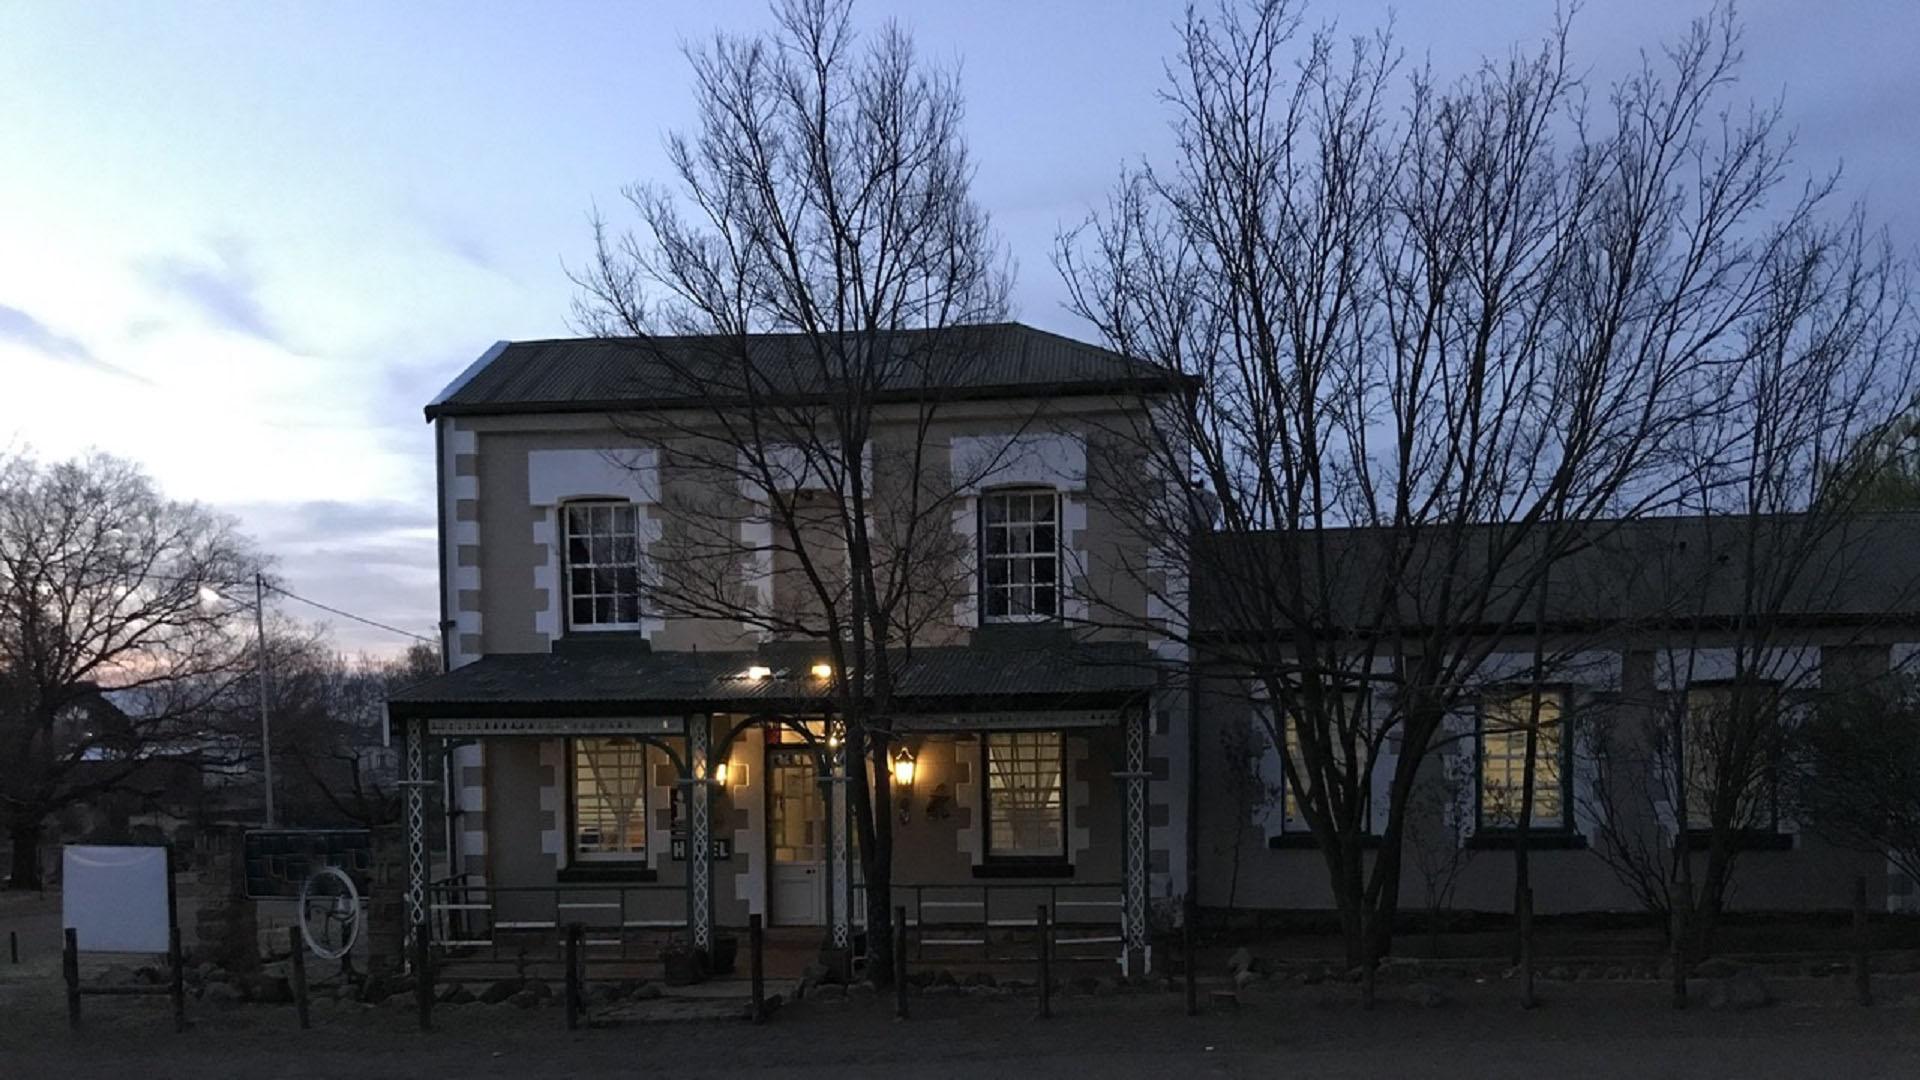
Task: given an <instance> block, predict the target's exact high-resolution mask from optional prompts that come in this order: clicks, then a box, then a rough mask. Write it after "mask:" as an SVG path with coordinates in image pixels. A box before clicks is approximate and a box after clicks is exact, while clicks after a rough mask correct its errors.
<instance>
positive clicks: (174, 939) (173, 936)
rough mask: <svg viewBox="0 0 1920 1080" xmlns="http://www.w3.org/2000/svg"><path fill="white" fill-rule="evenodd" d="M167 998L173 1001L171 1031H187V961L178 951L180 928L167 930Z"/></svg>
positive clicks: (179, 950)
mask: <svg viewBox="0 0 1920 1080" xmlns="http://www.w3.org/2000/svg"><path fill="white" fill-rule="evenodd" d="M167 978H168V979H169V980H170V981H169V984H168V986H167V996H168V997H170V998H172V999H173V1002H172V1004H173V1030H174V1031H175V1032H176V1033H178V1032H183V1031H185V1030H187V961H186V956H185V955H184V954H183V953H182V951H181V949H180V928H179V927H178V926H173V927H168V928H167Z"/></svg>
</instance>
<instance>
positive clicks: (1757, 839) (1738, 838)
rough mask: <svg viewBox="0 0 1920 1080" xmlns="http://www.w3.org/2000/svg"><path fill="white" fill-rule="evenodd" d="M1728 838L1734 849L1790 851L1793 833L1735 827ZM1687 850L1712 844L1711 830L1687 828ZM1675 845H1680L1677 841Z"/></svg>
mask: <svg viewBox="0 0 1920 1080" xmlns="http://www.w3.org/2000/svg"><path fill="white" fill-rule="evenodd" d="M1730 839H1731V840H1732V841H1733V850H1735V851H1792V850H1793V834H1792V833H1783V832H1777V831H1775V830H1772V829H1737V830H1735V831H1734V832H1733V834H1732V836H1731V837H1730ZM1685 842H1686V846H1687V850H1688V851H1705V850H1707V849H1708V848H1709V847H1711V846H1713V830H1711V829H1688V830H1687V831H1686V833H1685ZM1674 846H1675V847H1678V846H1680V845H1679V844H1678V843H1676V844H1675V845H1674Z"/></svg>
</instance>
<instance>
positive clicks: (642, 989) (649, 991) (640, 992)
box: [633, 983, 663, 1001]
mask: <svg viewBox="0 0 1920 1080" xmlns="http://www.w3.org/2000/svg"><path fill="white" fill-rule="evenodd" d="M662 992H663V991H661V989H660V987H659V984H657V983H641V984H640V985H639V986H636V987H634V988H633V1000H635V1001H654V1000H657V999H658V998H659V997H660V995H661V993H662Z"/></svg>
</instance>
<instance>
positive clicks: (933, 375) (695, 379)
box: [426, 323, 1182, 420]
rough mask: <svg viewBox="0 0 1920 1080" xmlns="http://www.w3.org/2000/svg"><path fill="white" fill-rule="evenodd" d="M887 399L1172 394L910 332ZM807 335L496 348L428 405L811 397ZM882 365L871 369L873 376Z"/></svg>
mask: <svg viewBox="0 0 1920 1080" xmlns="http://www.w3.org/2000/svg"><path fill="white" fill-rule="evenodd" d="M882 343H883V344H884V345H886V346H888V347H890V348H891V349H892V353H891V359H890V361H889V362H888V364H887V365H886V367H887V368H888V369H889V370H887V371H886V373H885V377H884V379H883V380H882V382H883V384H884V385H883V386H882V390H883V391H884V392H886V393H891V394H896V395H900V396H909V395H915V394H924V393H925V392H927V391H929V390H938V391H941V392H943V393H951V394H952V395H953V396H956V397H993V396H1014V395H1031V394H1035V393H1040V392H1058V391H1063V390H1064V391H1071V390H1080V391H1082V392H1087V393H1098V392H1102V391H1108V390H1119V389H1132V390H1136V391H1138V390H1146V389H1162V390H1164V389H1170V388H1172V387H1175V386H1178V385H1180V384H1181V383H1182V379H1181V377H1180V376H1178V375H1176V374H1173V373H1170V372H1169V371H1167V370H1166V369H1165V368H1162V367H1159V366H1157V365H1154V364H1150V363H1147V362H1145V361H1141V360H1135V359H1132V358H1129V357H1126V356H1122V355H1121V354H1119V353H1116V352H1112V351H1110V350H1108V349H1103V348H1101V347H1099V346H1097V345H1089V344H1087V343H1086V342H1083V341H1075V340H1074V339H1072V338H1068V337H1062V336H1060V335H1059V334H1052V333H1048V332H1046V331H1044V330H1037V329H1035V328H1033V327H1031V326H1026V325H1023V324H1020V323H992V324H985V325H979V326H967V327H951V328H947V329H943V330H937V331H935V330H910V331H899V332H895V333H894V334H892V335H890V336H889V337H887V338H885V339H883V342H882ZM811 350H812V344H811V339H809V338H808V337H807V336H805V335H802V334H755V335H752V336H749V337H745V338H738V337H651V338H556V339H551V340H545V341H514V342H501V343H498V344H496V345H495V346H494V347H493V348H492V349H490V350H488V352H487V354H486V355H484V356H482V357H481V359H480V361H478V362H476V363H475V364H474V365H473V366H471V367H470V368H469V369H468V370H467V371H465V372H463V373H462V374H461V376H460V377H459V378H458V379H456V380H455V381H454V382H453V383H451V384H449V385H448V387H447V388H446V389H445V390H444V391H442V392H441V393H440V394H439V395H438V396H436V397H435V398H434V400H433V402H432V403H431V404H429V405H428V406H427V407H426V414H427V418H428V419H429V420H431V419H433V418H434V417H436V416H442V415H486V414H496V413H516V412H569V411H572V412H604V411H621V410H630V409H636V408H659V407H664V406H675V405H693V404H706V403H711V402H712V401H714V400H715V399H716V398H721V399H724V398H727V397H739V398H746V397H747V396H748V395H747V391H748V389H749V386H748V382H749V379H751V381H752V385H751V389H752V391H753V394H754V396H757V397H762V398H764V397H774V396H790V397H803V396H806V395H808V394H816V393H820V392H822V390H823V388H824V387H826V386H828V385H829V381H828V373H829V372H831V371H834V370H835V365H834V364H832V363H828V364H824V365H823V364H822V363H821V361H820V359H819V358H818V357H816V356H815V355H814V354H813V352H812V351H811ZM870 367H871V365H864V364H863V365H860V368H861V370H862V371H866V370H869V369H870Z"/></svg>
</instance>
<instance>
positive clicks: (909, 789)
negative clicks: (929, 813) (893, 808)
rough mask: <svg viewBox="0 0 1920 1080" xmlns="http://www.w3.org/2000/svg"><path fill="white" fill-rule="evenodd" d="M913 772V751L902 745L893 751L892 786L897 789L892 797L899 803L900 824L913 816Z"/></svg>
mask: <svg viewBox="0 0 1920 1080" xmlns="http://www.w3.org/2000/svg"><path fill="white" fill-rule="evenodd" d="M913 772H914V768H913V751H912V750H910V749H908V748H907V747H906V746H904V745H903V746H901V747H900V749H898V750H895V751H894V752H893V786H894V787H896V788H898V789H899V790H898V791H896V792H894V798H895V800H896V801H898V802H899V804H900V823H901V824H902V825H904V824H906V823H907V821H908V820H909V819H910V818H911V817H912V816H913V811H912V809H911V807H912V806H913Z"/></svg>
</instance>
